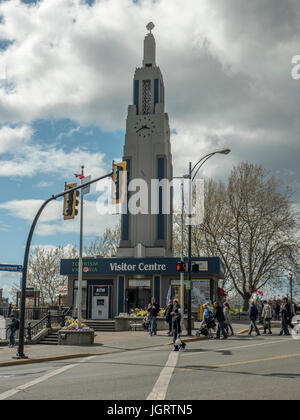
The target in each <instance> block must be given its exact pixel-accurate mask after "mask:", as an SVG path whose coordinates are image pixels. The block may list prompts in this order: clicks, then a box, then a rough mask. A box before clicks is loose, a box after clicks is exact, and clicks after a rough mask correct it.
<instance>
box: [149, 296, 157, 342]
mask: <svg viewBox="0 0 300 420" xmlns="http://www.w3.org/2000/svg"><path fill="white" fill-rule="evenodd" d="M159 310H160V308H159V306H158V304H157V303H156V300H155V298H154V297H152V298H151V303H149V305H148V313H149V318H150V333H149V334H150V335H152V334H154V335H156V334H157V315H158V313H159Z"/></svg>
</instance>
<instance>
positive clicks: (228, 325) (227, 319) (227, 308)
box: [223, 302, 234, 336]
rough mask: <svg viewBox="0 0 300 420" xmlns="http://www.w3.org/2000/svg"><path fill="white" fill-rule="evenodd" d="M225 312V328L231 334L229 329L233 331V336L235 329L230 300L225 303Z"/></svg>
mask: <svg viewBox="0 0 300 420" xmlns="http://www.w3.org/2000/svg"><path fill="white" fill-rule="evenodd" d="M223 312H224V316H225V330H226V333H227V334H228V335H229V330H230V331H231V336H234V331H233V328H232V317H231V313H230V306H229V303H228V302H224V305H223Z"/></svg>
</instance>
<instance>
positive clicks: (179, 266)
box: [176, 261, 186, 273]
mask: <svg viewBox="0 0 300 420" xmlns="http://www.w3.org/2000/svg"><path fill="white" fill-rule="evenodd" d="M176 270H177V272H178V273H185V271H186V264H185V263H184V262H182V261H181V262H178V263H177V267H176Z"/></svg>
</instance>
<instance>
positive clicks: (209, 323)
mask: <svg viewBox="0 0 300 420" xmlns="http://www.w3.org/2000/svg"><path fill="white" fill-rule="evenodd" d="M216 326H217V325H216V323H215V320H214V317H213V316H212V315H210V316H208V317H206V318H205V320H204V321H202V322H201V324H200V328H199V330H198V331H197V332H196V336H197V337H200V335H201V334H202V335H204V336H205V337H208V338H212V337H213V334H214V333H215V331H216Z"/></svg>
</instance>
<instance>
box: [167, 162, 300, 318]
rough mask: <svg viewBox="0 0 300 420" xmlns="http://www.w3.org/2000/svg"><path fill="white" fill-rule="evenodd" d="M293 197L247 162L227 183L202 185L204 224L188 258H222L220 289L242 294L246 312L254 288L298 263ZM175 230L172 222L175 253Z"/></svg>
mask: <svg viewBox="0 0 300 420" xmlns="http://www.w3.org/2000/svg"><path fill="white" fill-rule="evenodd" d="M292 197H293V193H292V191H291V190H290V189H289V188H284V187H283V185H282V182H280V181H279V180H278V179H275V178H274V177H272V176H270V175H269V174H268V173H267V171H266V170H265V169H263V168H262V167H261V166H256V165H253V164H250V163H247V162H244V163H242V164H240V165H239V166H237V167H235V168H233V170H232V172H231V174H230V177H229V180H228V183H227V184H225V183H223V182H219V183H216V182H213V181H212V180H210V181H209V182H208V183H207V185H206V191H205V216H204V223H203V224H202V225H199V226H195V227H193V229H192V254H193V255H194V256H199V257H200V256H219V257H220V258H221V260H222V261H223V263H224V265H225V279H224V282H223V287H226V289H227V290H228V291H231V290H232V291H233V292H234V293H237V294H238V295H239V296H241V298H242V300H243V301H244V309H245V310H246V309H247V308H248V305H249V299H250V298H251V295H252V294H253V292H254V291H255V290H256V289H260V288H262V287H264V286H265V285H267V284H268V283H272V284H274V281H275V279H277V282H279V281H280V280H279V279H280V278H282V275H283V274H284V273H285V272H286V270H289V267H290V266H291V265H292V266H295V264H296V263H295V262H296V261H297V256H299V238H297V229H298V226H299V225H298V214H297V212H296V210H295V208H294V207H293V202H292ZM179 231H180V222H179V221H178V220H176V219H175V235H174V238H175V241H174V250H175V253H177V254H178V251H179V250H180V243H179V241H178V239H177V238H178V237H180V235H178V233H179ZM185 232H186V229H185ZM186 240H187V234H185V241H186Z"/></svg>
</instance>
